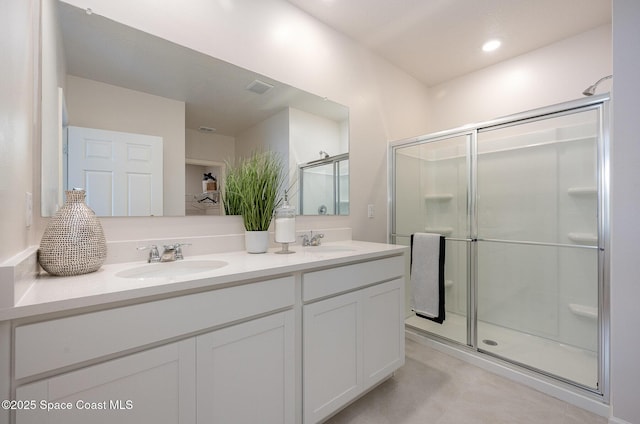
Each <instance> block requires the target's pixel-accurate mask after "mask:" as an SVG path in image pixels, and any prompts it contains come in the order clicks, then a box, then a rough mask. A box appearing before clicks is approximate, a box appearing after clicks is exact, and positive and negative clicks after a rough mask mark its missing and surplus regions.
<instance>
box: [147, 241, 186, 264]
mask: <svg viewBox="0 0 640 424" xmlns="http://www.w3.org/2000/svg"><path fill="white" fill-rule="evenodd" d="M190 245H191V244H190V243H175V244H165V245H164V246H162V247H163V251H162V255H161V254H160V252H159V251H158V246H156V245H155V244H153V245H151V246H143V247H138V250H146V249H149V259H148V260H147V262H149V263H156V262H173V261H179V260H181V259H184V256H183V254H182V246H190Z"/></svg>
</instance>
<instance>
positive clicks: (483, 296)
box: [390, 96, 608, 396]
mask: <svg viewBox="0 0 640 424" xmlns="http://www.w3.org/2000/svg"><path fill="white" fill-rule="evenodd" d="M607 107H608V98H607V97H606V96H600V97H599V98H590V99H583V100H579V101H575V102H570V103H566V104H562V105H557V106H553V107H549V108H544V109H540V110H535V111H531V112H527V113H523V114H518V115H515V116H511V117H507V118H503V119H500V120H496V121H492V122H488V123H485V124H480V125H475V126H470V127H465V128H461V129H459V130H453V131H448V132H443V133H438V134H433V135H427V136H424V137H418V138H415V139H411V140H404V141H399V142H394V143H391V152H390V173H391V175H390V183H391V202H390V203H391V210H390V219H391V225H390V229H391V233H390V241H391V242H392V243H397V244H405V245H409V243H410V236H411V234H412V233H415V232H427V233H439V234H442V235H444V236H445V240H446V241H445V288H444V290H445V308H446V319H445V321H444V323H443V324H437V323H435V322H433V321H429V320H426V319H423V318H421V317H418V316H416V315H415V314H413V313H412V312H411V310H410V309H408V308H407V311H406V316H407V318H406V325H407V327H410V328H411V329H412V330H414V331H417V332H420V333H421V334H424V335H426V336H428V337H432V338H437V339H438V340H440V341H443V342H446V343H449V344H452V345H458V346H459V347H460V348H464V349H472V350H475V351H476V352H478V354H486V355H491V356H492V357H494V358H498V359H500V360H504V361H508V362H509V363H511V364H513V365H514V366H517V367H523V368H527V369H529V370H533V371H535V372H537V373H540V374H544V375H547V376H550V377H553V378H555V379H557V380H562V381H564V382H568V383H571V384H572V385H574V386H576V387H580V388H582V389H585V390H587V391H590V392H592V393H595V394H597V395H603V396H604V395H606V387H607V384H606V383H607V381H608V375H607V366H606V363H607V360H608V355H607V352H608V330H607V328H608V325H607V323H608V320H607V317H608V306H607V296H606V293H607V281H606V279H605V269H606V266H607V254H608V243H607V240H608V237H607V234H608V223H607V222H608V179H607V164H608V158H607V156H608V154H607V151H608V147H607V145H608V142H607V138H608V137H607V131H606V128H607V125H608V122H607ZM414 260H415V259H414ZM410 290H411V287H410V285H409V286H408V287H407V293H410ZM407 304H408V303H407Z"/></svg>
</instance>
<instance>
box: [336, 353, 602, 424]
mask: <svg viewBox="0 0 640 424" xmlns="http://www.w3.org/2000/svg"><path fill="white" fill-rule="evenodd" d="M327 423H330V424H347V423H349V424H365V423H366V424H485V423H487V424H489V423H491V424H503V423H504V424H540V423H544V424H606V423H607V419H606V418H603V417H600V416H598V415H594V414H592V413H590V412H587V411H585V410H583V409H580V408H577V407H575V406H573V405H571V404H568V403H566V402H563V401H560V400H558V399H555V398H553V397H550V396H548V395H545V394H543V393H540V392H538V391H536V390H533V389H531V388H529V387H526V386H523V385H521V384H518V383H515V382H513V381H510V380H508V379H505V378H504V377H500V376H497V375H495V374H492V373H490V372H488V371H485V370H483V369H481V368H478V367H476V366H474V365H471V364H468V363H466V362H464V361H461V360H459V359H456V358H453V357H451V356H448V355H445V354H443V353H441V352H439V351H437V350H434V349H432V348H429V347H426V346H423V345H421V344H419V343H416V342H414V341H411V340H407V344H406V363H405V365H404V367H402V368H401V369H399V370H398V371H397V372H396V373H395V375H394V376H393V377H392V378H390V379H389V380H387V381H385V382H384V383H382V384H381V385H379V386H378V387H377V388H375V389H374V390H372V391H371V392H369V393H368V394H367V395H365V396H364V397H363V398H361V399H359V400H357V401H356V402H354V403H353V404H351V405H350V406H348V407H347V408H346V409H344V410H343V411H341V412H340V413H339V414H337V415H335V416H334V417H333V418H331V419H330V420H329V421H327Z"/></svg>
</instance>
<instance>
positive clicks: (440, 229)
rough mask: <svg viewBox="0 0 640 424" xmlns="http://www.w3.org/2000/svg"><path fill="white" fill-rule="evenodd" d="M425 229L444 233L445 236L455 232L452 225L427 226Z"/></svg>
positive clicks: (429, 231)
mask: <svg viewBox="0 0 640 424" xmlns="http://www.w3.org/2000/svg"><path fill="white" fill-rule="evenodd" d="M424 231H425V232H427V233H436V234H442V235H443V236H448V235H449V234H451V233H453V228H452V227H426V228H425V229H424Z"/></svg>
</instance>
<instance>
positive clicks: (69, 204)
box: [38, 190, 107, 275]
mask: <svg viewBox="0 0 640 424" xmlns="http://www.w3.org/2000/svg"><path fill="white" fill-rule="evenodd" d="M65 194H66V202H65V204H64V206H62V207H61V208H60V209H59V210H58V212H56V214H55V215H54V216H53V218H51V220H50V221H49V224H48V225H47V228H46V229H45V230H44V235H43V236H42V240H41V241H40V249H39V250H38V262H40V266H42V268H43V269H44V270H45V271H47V272H48V273H49V274H53V275H79V274H86V273H89V272H94V271H97V270H98V269H99V268H100V267H101V266H102V264H103V263H104V260H105V259H106V258H107V242H106V240H105V238H104V231H103V230H102V225H100V221H99V220H98V217H97V216H96V214H95V213H94V212H93V211H92V210H91V208H90V207H89V206H87V204H86V203H85V192H84V190H71V191H67V192H65Z"/></svg>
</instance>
